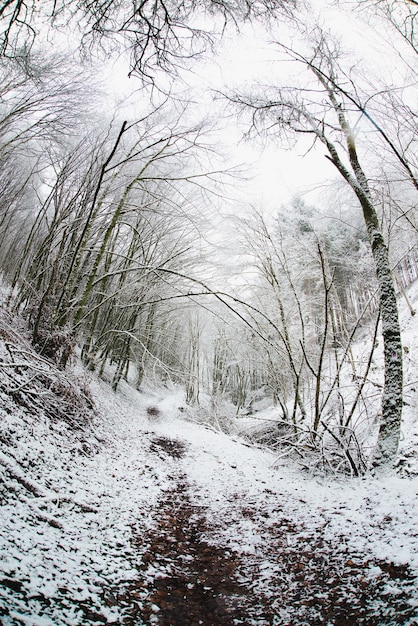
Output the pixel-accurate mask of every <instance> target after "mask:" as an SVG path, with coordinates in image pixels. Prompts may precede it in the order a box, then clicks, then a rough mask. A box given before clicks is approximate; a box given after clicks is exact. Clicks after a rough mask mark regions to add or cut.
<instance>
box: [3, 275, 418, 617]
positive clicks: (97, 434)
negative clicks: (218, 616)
mask: <svg viewBox="0 0 418 626" xmlns="http://www.w3.org/2000/svg"><path fill="white" fill-rule="evenodd" d="M415 291H416V292H417V293H418V291H417V288H416V287H415ZM417 293H415V294H414V293H413V294H412V296H413V297H415V298H416V296H417ZM416 324H417V321H416V320H415V318H411V317H408V316H407V315H406V313H404V314H403V318H402V325H403V328H404V345H405V344H407V345H408V346H409V353H408V354H409V359H410V362H409V364H408V366H407V368H406V379H407V385H409V388H411V386H412V383H413V381H415V380H416V379H417V377H416V371H417V370H416V368H415V361H414V360H413V359H414V351H415V346H416V345H418V342H417V335H418V333H417V331H416V328H417V326H416ZM75 373H76V374H79V375H80V373H81V370H80V368H79V366H78V371H76V372H75ZM83 375H85V374H83ZM89 387H90V389H91V391H92V394H93V398H94V403H95V406H96V415H95V416H94V417H93V418H92V419H91V421H90V423H89V424H87V425H86V424H84V425H83V427H82V428H80V429H79V430H75V429H74V428H72V427H70V426H69V425H68V424H66V423H65V421H63V420H57V421H54V420H51V419H50V418H49V417H47V416H45V415H43V414H42V412H41V411H40V412H38V413H37V415H35V416H34V415H32V414H30V413H28V411H27V410H26V409H25V407H18V405H14V407H12V406H11V405H10V403H9V404H8V403H7V402H6V400H5V401H4V402H3V404H2V408H1V409H0V415H1V422H0V440H1V441H2V457H1V459H0V460H1V464H0V479H1V483H0V503H1V509H0V553H1V556H2V558H1V563H0V583H1V586H0V616H1V619H2V623H3V624H4V625H5V626H9V625H10V626H11V625H14V624H28V625H31V626H34V625H39V626H61V625H64V626H65V625H69V626H78V625H82V624H93V623H107V624H121V623H125V621H124V620H125V618H126V619H128V618H127V616H128V615H129V614H130V613H129V611H131V610H132V606H133V604H135V603H136V606H137V607H139V608H138V611H145V608H146V605H147V603H148V605H149V606H148V609H147V610H148V615H150V617H149V618H148V619H147V621H146V622H144V623H155V624H159V623H162V624H164V623H168V622H165V621H164V620H163V618H161V617H159V616H161V615H163V613H164V611H163V609H162V606H161V605H160V604H159V602H158V601H157V599H156V598H157V596H156V595H153V594H152V593H150V592H149V591H147V588H149V586H150V585H151V586H152V584H156V583H155V581H157V580H160V581H161V580H163V579H165V578H166V577H168V576H170V575H174V573H175V572H176V568H178V564H176V563H175V562H174V560H172V559H170V558H169V557H167V558H165V560H164V559H162V560H161V559H160V560H159V561H158V560H156V561H155V562H153V561H152V558H151V559H150V554H151V548H152V542H153V540H152V537H153V536H154V540H155V536H157V540H158V536H161V537H163V536H165V537H167V541H168V542H170V541H171V542H175V540H174V539H170V532H173V530H172V528H171V527H170V526H168V527H167V530H164V528H166V526H164V525H162V522H161V511H162V508H161V507H164V504H165V502H168V499H169V494H170V493H175V490H176V489H177V490H178V489H179V484H182V485H186V486H187V494H188V495H187V498H188V499H189V503H190V508H191V510H192V513H191V515H190V520H191V521H193V519H194V520H195V521H196V523H197V522H198V521H199V519H201V518H202V516H203V517H204V518H205V519H206V520H207V523H206V525H205V526H204V527H202V528H203V530H202V536H203V539H202V541H203V540H204V541H205V542H207V543H208V544H211V545H214V546H218V547H220V548H221V549H222V551H223V553H224V554H225V555H226V557H227V558H229V557H230V556H231V555H234V554H238V555H239V558H240V563H241V565H240V567H239V568H238V573H237V576H238V578H239V581H240V584H243V585H246V586H247V588H248V589H249V590H251V593H253V594H255V595H256V596H260V597H265V598H267V601H268V603H269V605H270V607H271V610H272V611H274V612H275V618H274V620H273V621H272V622H270V621H268V619H270V618H266V617H263V615H264V614H263V613H262V612H261V609H260V612H259V614H255V616H253V617H251V618H248V622H246V623H248V624H252V623H254V624H267V623H275V624H286V623H289V622H290V623H298V624H299V623H300V624H305V623H306V624H316V623H325V622H322V621H320V616H321V613H320V609H318V608H317V605H315V606H313V605H312V606H310V607H308V608H307V607H303V606H302V605H300V606H299V605H296V604H295V603H294V602H293V598H294V597H296V596H292V594H296V593H299V591H298V589H299V587H297V584H299V583H298V582H297V576H296V578H292V577H289V576H290V575H288V574H284V573H283V572H284V567H285V566H284V563H285V560H286V559H287V560H288V561H289V562H290V561H292V559H293V561H292V563H294V564H295V567H296V570H297V571H299V570H298V568H299V569H300V571H301V572H302V571H303V572H306V573H305V580H306V581H310V582H309V584H312V585H314V584H315V580H314V579H315V577H318V572H320V571H322V570H324V571H325V570H326V568H327V567H329V564H330V563H331V561H332V559H337V560H338V559H340V560H339V561H338V562H339V563H340V564H341V568H343V569H344V568H345V569H344V572H347V570H349V569H350V568H351V570H352V571H353V572H358V574H357V573H356V576H357V575H358V577H360V576H361V580H362V581H363V582H362V583H361V584H376V585H377V584H378V583H379V581H381V582H382V585H381V587H380V588H379V589H380V593H381V596H382V598H385V599H384V600H382V599H380V600H379V599H373V601H372V603H371V605H370V606H371V607H372V608H370V609H369V610H371V611H374V612H375V613H374V614H375V615H380V616H381V619H382V621H381V622H379V621H375V622H373V621H370V622H368V623H376V624H377V623H379V624H380V623H382V624H390V623H401V622H399V621H396V620H395V619H394V617H393V613H390V610H389V609H388V608H387V602H388V601H387V598H395V597H401V596H402V593H403V592H404V591H405V584H406V583H405V581H403V582H402V580H401V577H400V576H398V575H390V576H389V575H388V574H387V572H388V571H391V568H392V569H393V568H398V570H396V571H399V572H401V571H404V570H403V569H402V568H405V567H408V572H409V575H410V576H412V577H418V530H417V527H416V521H417V520H418V498H417V496H418V475H417V473H413V472H412V473H411V472H410V473H409V474H405V475H402V473H400V474H395V473H392V474H386V475H383V476H379V477H376V476H372V475H366V476H363V477H360V478H355V479H353V478H346V477H341V476H340V477H338V476H336V475H335V476H329V475H328V476H326V475H319V474H318V473H317V474H314V473H313V472H308V471H306V470H305V471H304V470H302V469H301V466H300V465H299V464H298V463H296V462H295V461H291V460H289V459H287V458H284V457H280V456H278V455H277V454H276V453H274V452H272V451H270V450H266V449H261V448H257V447H254V446H251V445H249V444H248V442H246V441H245V440H244V439H242V438H240V437H239V436H231V435H227V434H225V433H221V432H216V431H215V430H214V429H213V428H209V427H205V425H202V424H198V423H194V422H192V421H191V420H190V417H193V412H192V411H191V410H190V409H188V410H187V411H185V410H184V407H185V402H184V395H183V391H182V390H181V389H179V388H176V387H167V388H164V389H162V388H161V389H157V390H151V389H150V390H148V391H146V392H142V393H139V392H138V391H136V390H134V389H132V388H131V387H129V386H128V385H127V384H122V385H121V389H120V391H119V392H118V393H117V394H115V393H113V392H112V391H111V389H110V387H109V386H108V385H107V384H106V383H105V382H103V381H100V380H98V379H96V378H95V377H94V376H93V375H91V377H90V382H89ZM3 399H4V398H3ZM150 407H153V410H152V411H147V410H148V409H150ZM271 413H272V410H271V409H270V410H269V411H268V414H269V415H271ZM417 431H418V424H417V418H416V400H415V395H414V393H413V392H412V391H411V397H410V398H409V400H408V406H407V407H405V413H404V433H403V442H402V446H403V449H402V450H401V457H402V454H404V453H407V454H408V455H409V457H408V458H409V461H408V462H409V464H410V467H413V464H411V463H412V462H410V458H411V446H412V445H413V444H414V442H415V445H414V447H413V451H414V452H415V453H416V449H417V447H416V443H417V441H418V436H417ZM163 444H164V445H163ZM164 446H166V447H165V449H164ZM167 446H168V447H167ZM167 451H169V452H167ZM415 456H416V454H415ZM7 467H9V470H10V471H9V470H7ZM22 468H24V473H23V474H22V475H21V474H19V472H21V473H22ZM19 478H21V479H22V480H23V479H24V480H26V483H27V485H28V486H29V487H31V486H32V487H33V488H34V489H35V490H37V492H36V496H35V495H34V493H31V492H30V490H28V489H27V488H26V487H25V486H24V484H22V482H19ZM179 498H180V499H179V500H178V502H181V498H183V500H184V498H185V497H183V496H182V494H181V493H180V495H179ZM179 506H180V505H179ZM188 506H189V505H188ZM324 546H325V547H324ZM282 553H283V556H282ZM296 557H299V558H300V563H297V562H296V561H295V559H296ZM193 559H194V557H193V555H191V554H187V553H184V554H182V559H181V560H182V562H183V564H184V567H186V566H187V564H188V563H191V562H192V561H193ZM286 562H287V561H286ZM315 564H316V565H315ZM315 567H318V568H319V569H315ZM333 568H334V569H332V570H330V571H331V573H332V572H334V574H332V575H333V576H334V575H335V576H337V575H338V572H337V569H336V568H337V566H335V567H334V566H333ZM326 571H328V570H326ZM341 571H342V570H341ZM405 571H406V570H405ZM335 572H337V573H335ZM286 576H287V578H286V579H285V577H286ZM330 576H331V575H330ZM341 576H342V578H341V580H345V577H346V573H344V574H341ZM331 579H332V576H331V578H330V580H331ZM139 580H140V581H141V583H140V584H139V582H138V581H139ZM359 580H360V578H359ZM409 580H412V579H411V578H410V579H409ZM404 583H405V584H404ZM284 584H286V590H287V591H286V593H288V594H290V595H289V596H288V598H289V599H288V601H286V599H285V600H282V601H279V599H278V595H277V589H278V588H279V587H280V585H284ZM339 584H341V581H340V582H338V584H336V585H335V588H337V587H338V585H339ZM135 585H136V586H137V591H138V592H137V594H136V596H135V599H134V600H132V596H130V595H129V594H131V592H132V588H133V587H134V588H135ZM147 585H148V587H147ZM324 585H325V583H324ZM406 586H407V589H408V593H409V596H408V603H409V605H410V606H411V607H412V609H411V610H412V611H413V612H412V613H410V614H408V617H407V618H405V620H404V621H403V622H402V623H405V624H414V623H416V621H415V622H414V620H418V612H417V611H418V609H417V607H418V591H417V590H416V581H413V580H412V582H410V583H408V584H406ZM186 587H187V589H189V590H190V592H192V591H193V587H194V583H192V582H190V581H189V582H188V583H187V586H186ZM208 589H210V585H209V584H206V586H204V587H203V592H205V593H206V592H208ZM280 589H282V587H280ZM314 591H315V593H314V596H315V598H314V599H315V602H317V603H318V606H320V605H321V604H324V603H325V598H326V597H327V593H328V590H327V588H326V586H322V587H321V586H317V587H315V590H314ZM344 593H345V594H346V596H347V599H348V600H347V601H350V602H356V601H357V600H356V597H357V596H356V593H355V592H354V591H353V592H352V597H351V596H350V593H351V592H350V591H349V587H346V588H345V591H344ZM124 594H125V596H124ZM382 594H383V595H382ZM231 598H232V594H231ZM231 601H232V600H231ZM144 607H145V608H144ZM373 607H374V608H373ZM414 607H415V609H414ZM318 611H319V612H318ZM141 614H142V613H141V612H139V615H141ZM257 615H258V617H257ZM138 619H139V618H138ZM161 619H162V621H161ZM379 619H380V618H379ZM317 620H319V621H317ZM391 620H393V621H391ZM126 623H130V622H129V621H126ZM131 623H137V624H141V623H142V622H141V621H136V622H131ZM214 623H216V622H214ZM219 623H221V622H219ZM234 623H235V622H234ZM236 623H243V622H240V621H237V622H236ZM329 623H333V622H332V621H329ZM359 623H362V622H359Z"/></svg>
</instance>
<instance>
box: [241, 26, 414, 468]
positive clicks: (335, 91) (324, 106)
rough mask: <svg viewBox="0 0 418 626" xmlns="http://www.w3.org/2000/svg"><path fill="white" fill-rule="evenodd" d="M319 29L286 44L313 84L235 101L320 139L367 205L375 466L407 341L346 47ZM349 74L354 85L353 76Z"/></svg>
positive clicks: (393, 440) (387, 433)
mask: <svg viewBox="0 0 418 626" xmlns="http://www.w3.org/2000/svg"><path fill="white" fill-rule="evenodd" d="M316 33H317V36H316V41H315V44H314V46H313V50H312V52H311V54H310V56H307V55H302V54H300V53H298V52H297V51H293V50H291V49H289V48H287V49H286V55H287V56H288V58H291V59H293V60H296V61H298V62H300V63H302V64H303V66H304V67H305V68H306V70H307V71H308V76H309V74H310V75H311V76H312V77H313V78H314V82H313V83H312V82H311V83H310V84H309V87H308V86H306V87H301V88H295V87H292V88H282V89H280V88H277V89H274V88H271V89H269V90H268V94H267V96H266V95H264V96H261V97H259V98H258V97H256V96H255V97H249V98H243V97H236V98H235V101H236V102H237V103H239V104H240V105H241V106H244V107H246V108H247V109H250V110H251V111H252V116H253V123H254V127H255V128H257V126H258V125H259V124H260V123H263V124H264V123H265V124H266V125H267V126H268V128H269V130H270V132H271V133H274V132H277V133H280V132H291V133H295V134H304V135H306V134H309V135H311V136H312V137H313V138H314V141H315V142H317V141H318V142H320V143H321V144H322V145H323V146H324V147H325V148H326V151H327V154H326V156H327V158H328V159H329V160H330V161H331V162H332V164H333V165H334V166H335V167H336V169H337V171H338V172H339V174H340V175H341V176H342V177H343V179H344V180H345V181H346V182H347V184H348V185H349V186H350V188H351V189H352V191H353V192H354V194H355V196H356V197H357V199H358V202H359V204H360V206H361V208H362V213H363V218H364V223H365V226H366V230H367V233H368V238H369V242H370V246H371V250H372V254H373V258H374V261H375V267H376V275H377V280H378V284H379V288H380V314H381V319H382V326H383V338H384V354H385V357H384V358H385V384H384V392H383V398H382V418H381V423H380V429H379V437H378V442H377V449H376V452H375V461H374V462H375V464H376V466H383V465H388V464H389V465H390V464H392V463H393V462H394V460H395V457H396V452H397V448H398V442H399V436H400V427H401V413H402V347H401V336H400V328H399V321H398V310H397V300H396V292H395V288H394V281H393V278H392V274H391V268H390V263H389V258H388V251H387V247H386V245H385V241H384V238H383V235H382V230H381V227H380V223H379V218H378V213H377V208H376V206H375V203H374V196H373V192H372V190H371V188H370V184H369V181H368V177H367V174H366V172H365V169H364V167H363V166H362V165H361V163H360V156H359V146H358V141H357V138H356V132H355V131H354V129H353V124H352V123H351V121H350V118H351V117H352V109H353V98H351V97H349V96H347V89H346V87H345V85H346V83H347V75H346V74H345V73H344V71H343V70H342V69H341V66H340V65H339V58H340V55H341V52H340V50H339V47H338V45H334V44H333V43H332V42H331V41H330V40H329V38H327V37H325V36H324V34H323V33H322V31H320V30H317V31H316ZM348 79H349V80H350V84H351V85H355V83H354V80H353V78H350V77H348ZM315 81H316V85H315ZM340 85H341V87H340ZM356 108H357V110H358V107H356ZM395 156H396V157H397V155H396V153H395Z"/></svg>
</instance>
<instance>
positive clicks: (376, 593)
mask: <svg viewBox="0 0 418 626" xmlns="http://www.w3.org/2000/svg"><path fill="white" fill-rule="evenodd" d="M152 448H153V450H154V452H156V453H157V454H160V455H161V456H165V457H171V459H181V458H182V457H184V456H185V454H186V446H185V444H184V443H183V442H181V441H179V440H173V439H169V438H166V437H156V438H154V440H153V442H152ZM172 478H175V486H174V487H173V488H171V489H169V490H168V491H166V493H165V498H164V500H163V501H162V502H161V503H160V505H159V509H158V511H156V515H155V519H156V524H155V526H154V528H153V530H152V531H151V532H150V533H149V535H148V536H147V537H145V538H139V537H138V538H136V541H138V544H139V545H142V546H143V545H144V542H146V545H147V549H146V552H145V554H144V557H143V559H142V561H143V564H142V567H141V568H140V572H139V578H138V581H137V582H136V583H135V585H134V586H132V587H131V589H130V590H129V592H128V593H127V594H125V595H124V597H123V598H120V599H119V600H120V601H121V600H123V603H124V604H125V606H126V607H127V610H126V619H125V620H124V622H123V623H124V624H126V625H127V626H134V625H135V626H139V625H140V624H147V625H148V624H159V625H161V626H197V625H199V624H202V625H204V626H232V625H234V624H245V625H249V624H258V625H266V626H267V625H271V626H273V625H276V626H294V625H295V624H298V625H300V626H302V625H312V626H313V625H315V626H316V625H321V624H323V625H334V626H349V625H353V624H356V625H363V626H393V625H395V624H402V625H406V624H410V625H411V626H412V625H413V624H417V623H418V621H415V620H414V618H413V615H414V614H415V615H416V607H414V606H413V604H412V602H411V600H412V597H413V592H414V588H415V584H416V581H414V579H413V577H412V576H411V574H410V572H409V570H408V568H407V567H400V566H398V567H396V566H394V565H393V564H391V563H386V562H383V561H379V562H377V561H375V562H373V563H372V562H370V561H367V560H366V559H364V558H363V557H362V555H353V554H350V555H349V556H348V555H347V553H346V551H345V549H344V545H343V544H341V545H337V546H335V545H330V544H329V543H327V542H326V541H325V540H324V539H323V538H322V537H321V533H320V532H319V533H317V534H306V533H304V532H303V529H301V528H300V527H298V525H297V523H296V522H295V521H293V520H291V519H289V518H287V517H286V515H285V514H284V513H283V512H282V510H281V509H280V507H279V506H277V508H276V510H275V512H274V516H273V517H272V516H270V515H265V514H263V511H259V510H257V508H255V507H254V506H250V505H249V504H248V503H246V502H243V501H236V502H235V503H232V504H231V507H232V508H231V511H230V514H231V515H235V516H236V517H238V516H240V517H241V518H243V519H246V520H249V519H251V520H252V521H253V522H254V521H255V522H256V524H257V528H258V531H259V536H260V537H261V539H262V541H261V543H260V545H259V548H258V549H257V551H256V552H255V553H254V554H252V555H248V554H239V553H238V552H237V550H236V549H233V548H232V547H231V546H228V545H227V542H224V543H223V545H220V543H219V539H218V540H216V539H215V537H216V536H218V537H219V528H215V527H214V526H213V523H209V522H208V520H207V518H206V515H205V507H204V506H197V505H196V504H194V499H193V498H192V497H191V495H192V492H191V490H192V489H193V487H192V486H191V485H190V484H189V482H188V479H187V476H186V474H185V473H182V472H179V473H176V474H175V475H173V477H172ZM220 523H221V524H222V520H221V521H220ZM224 523H226V524H227V523H228V521H227V520H226V521H225V520H224ZM371 572H372V574H371ZM382 601H383V606H384V611H383V612H382ZM414 612H415V613H414Z"/></svg>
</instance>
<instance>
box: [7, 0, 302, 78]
mask: <svg viewBox="0 0 418 626" xmlns="http://www.w3.org/2000/svg"><path fill="white" fill-rule="evenodd" d="M294 7H295V0H257V1H256V2H254V1H252V0H222V1H221V2H219V1H217V0H205V1H204V2H203V3H202V2H199V1H198V0H191V1H186V0H181V1H180V2H178V1H174V0H168V1H163V0H152V1H151V0H130V1H126V0H112V1H111V2H108V1H104V0H103V1H101V0H99V1H97V2H91V1H90V0H81V1H76V0H70V1H69V2H68V1H67V0H55V1H54V2H53V3H51V4H50V3H38V2H36V0H3V2H1V3H0V26H1V39H0V41H1V52H2V53H3V54H6V55H7V54H12V53H13V50H14V48H16V46H19V45H22V44H23V43H25V44H26V46H27V47H28V46H30V45H31V44H33V42H34V41H35V39H36V37H37V35H38V33H39V30H40V29H41V28H42V27H45V25H47V26H49V27H50V28H59V27H61V28H62V27H64V28H65V27H67V26H68V23H71V24H72V25H73V26H74V27H75V28H78V29H79V32H80V36H81V40H82V44H83V48H84V50H85V51H88V50H89V49H90V50H91V48H92V47H97V46H98V47H101V48H102V49H103V50H106V49H109V48H112V47H113V48H114V46H115V45H120V46H121V47H123V49H124V50H126V49H129V50H130V52H131V72H132V73H134V74H137V75H139V76H141V77H142V78H144V79H146V80H153V79H154V77H155V70H156V68H161V69H163V70H164V72H167V71H169V72H172V71H175V68H176V67H177V66H178V65H179V64H180V63H181V60H182V59H187V58H191V57H192V56H194V55H196V54H198V53H199V52H201V51H202V50H204V49H205V48H206V47H207V46H208V45H212V43H213V40H214V37H215V32H214V31H215V30H216V27H215V25H214V23H213V20H214V19H215V18H216V17H217V16H219V17H220V25H219V30H222V28H223V27H224V26H225V25H226V23H227V22H232V23H234V24H235V25H236V26H237V25H238V24H239V23H242V22H243V21H245V20H249V19H252V18H257V17H260V16H266V15H270V16H273V15H277V14H279V15H281V14H283V13H291V12H292V11H293V10H294ZM202 17H203V20H202ZM209 21H210V22H211V23H212V26H211V27H210V28H207V26H204V27H202V24H206V25H207V24H208V22H209ZM108 42H109V44H110V45H109V46H107V43H108Z"/></svg>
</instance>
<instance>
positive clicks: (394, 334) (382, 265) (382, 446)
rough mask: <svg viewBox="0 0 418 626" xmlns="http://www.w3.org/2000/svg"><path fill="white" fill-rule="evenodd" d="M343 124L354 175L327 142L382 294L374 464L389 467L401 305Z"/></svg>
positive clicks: (396, 414)
mask: <svg viewBox="0 0 418 626" xmlns="http://www.w3.org/2000/svg"><path fill="white" fill-rule="evenodd" d="M339 117H340V123H341V127H342V130H343V131H344V133H345V136H346V140H347V146H348V152H349V157H350V164H351V167H352V169H353V173H354V175H352V174H351V173H350V172H349V171H348V170H347V168H346V167H345V165H344V164H343V163H342V161H341V159H340V157H339V155H338V153H337V150H336V148H335V146H334V145H333V144H332V143H331V142H329V141H325V143H326V145H327V147H328V150H329V153H330V155H331V161H332V162H333V163H334V165H335V166H336V168H337V169H338V171H339V172H340V174H341V175H342V176H343V178H345V180H346V181H347V182H348V184H349V185H350V186H351V188H352V189H353V191H354V193H355V194H356V196H357V198H358V200H359V202H360V204H361V207H362V209H363V217H364V222H365V225H366V229H367V234H368V238H369V241H370V246H371V249H372V254H373V259H374V263H375V268H376V276H377V281H378V285H379V292H380V317H381V320H382V334H383V345H384V366H385V381H384V387H383V398H382V417H381V422H380V426H379V435H378V439H377V444H376V450H375V455H374V461H373V465H374V466H375V467H389V466H390V465H393V463H394V462H395V459H396V454H397V451H398V446H399V438H400V431H401V418H402V403H403V398H402V386H403V372H402V342H401V330H400V325H399V314H398V304H397V300H396V291H395V284H394V279H393V276H392V272H391V270H390V264H389V255H388V249H387V247H386V244H385V242H384V238H383V235H382V232H381V228H380V225H379V219H378V215H377V212H376V209H375V208H374V205H373V203H372V200H371V194H370V190H369V187H368V183H367V179H366V176H365V174H364V172H363V170H362V168H361V166H360V163H359V161H358V158H357V152H356V146H355V143H354V139H353V136H352V133H351V130H350V128H349V127H348V124H347V122H346V121H345V119H344V117H343V116H342V114H340V116H339Z"/></svg>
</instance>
